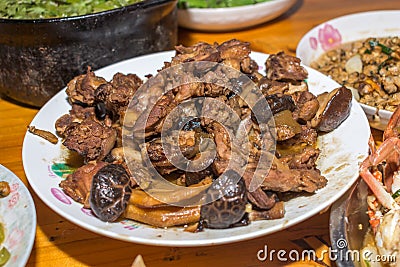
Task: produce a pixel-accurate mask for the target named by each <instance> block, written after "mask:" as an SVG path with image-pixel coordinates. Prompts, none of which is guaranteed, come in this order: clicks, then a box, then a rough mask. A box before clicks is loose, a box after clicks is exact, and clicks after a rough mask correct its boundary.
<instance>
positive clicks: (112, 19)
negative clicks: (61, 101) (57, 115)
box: [0, 0, 178, 107]
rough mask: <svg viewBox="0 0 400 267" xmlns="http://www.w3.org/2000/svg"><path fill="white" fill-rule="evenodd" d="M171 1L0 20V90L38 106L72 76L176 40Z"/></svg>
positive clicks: (162, 47)
mask: <svg viewBox="0 0 400 267" xmlns="http://www.w3.org/2000/svg"><path fill="white" fill-rule="evenodd" d="M176 3H177V1H176V0H144V1H142V2H139V3H136V4H132V5H129V6H125V7H121V8H117V9H112V10H108V11H103V12H99V13H94V14H88V15H82V16H75V17H66V18H51V19H30V20H22V19H0V93H1V94H3V95H5V96H8V97H9V98H12V99H14V100H17V101H18V102H21V103H25V104H28V105H33V106H37V107H39V106H42V105H43V104H44V103H46V102H47V101H48V100H49V99H50V98H51V97H52V96H53V95H55V94H56V93H57V92H58V91H60V90H61V89H62V88H63V87H64V86H66V83H67V82H68V81H70V80H71V79H72V78H73V77H75V76H76V75H79V74H81V73H83V72H85V71H86V69H87V67H88V66H90V67H91V68H92V69H93V70H96V69H99V68H101V67H103V66H106V65H110V64H112V63H115V62H118V61H121V60H124V59H128V58H131V57H134V56H138V55H143V54H147V53H152V52H157V51H163V50H170V49H172V48H173V47H174V46H175V45H176V43H177V30H178V25H177V12H176V9H177V8H176Z"/></svg>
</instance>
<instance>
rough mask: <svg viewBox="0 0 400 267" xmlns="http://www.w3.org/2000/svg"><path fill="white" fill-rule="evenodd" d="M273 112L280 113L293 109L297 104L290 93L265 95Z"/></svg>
mask: <svg viewBox="0 0 400 267" xmlns="http://www.w3.org/2000/svg"><path fill="white" fill-rule="evenodd" d="M265 99H266V100H267V103H268V105H269V108H270V109H271V112H272V114H276V113H279V112H281V111H283V110H289V111H293V110H294V109H295V108H296V106H295V104H294V102H293V99H292V97H291V96H290V95H280V94H273V95H268V96H266V97H265Z"/></svg>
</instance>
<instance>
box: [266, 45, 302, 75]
mask: <svg viewBox="0 0 400 267" xmlns="http://www.w3.org/2000/svg"><path fill="white" fill-rule="evenodd" d="M265 67H266V77H267V78H268V79H270V80H274V81H302V80H304V79H306V78H307V76H308V72H307V70H306V69H305V68H304V67H302V66H301V65H300V59H299V58H297V57H294V56H291V55H287V54H285V53H284V52H279V53H277V54H273V55H270V56H269V57H268V59H267V60H266V62H265Z"/></svg>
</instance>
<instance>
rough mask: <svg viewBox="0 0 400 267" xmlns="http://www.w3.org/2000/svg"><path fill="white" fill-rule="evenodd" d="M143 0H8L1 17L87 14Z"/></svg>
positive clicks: (1, 4)
mask: <svg viewBox="0 0 400 267" xmlns="http://www.w3.org/2000/svg"><path fill="white" fill-rule="evenodd" d="M140 1H143V0H118V1H116V0H113V1H105V0H88V1H76V0H63V1H48V0H36V1H32V0H18V1H17V0H7V1H1V2H0V18H4V19H43V18H63V17H71V16H80V15H86V14H91V13H96V12H101V11H106V10H110V9H114V8H119V7H123V6H127V5H131V4H134V3H137V2H140Z"/></svg>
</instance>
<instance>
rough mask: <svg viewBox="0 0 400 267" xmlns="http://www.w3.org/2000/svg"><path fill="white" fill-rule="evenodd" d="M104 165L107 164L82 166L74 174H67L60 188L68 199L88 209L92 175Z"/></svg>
mask: <svg viewBox="0 0 400 267" xmlns="http://www.w3.org/2000/svg"><path fill="white" fill-rule="evenodd" d="M106 165H107V163H105V162H102V161H100V162H96V163H93V162H92V163H88V164H86V165H83V166H82V167H79V168H78V169H77V170H76V171H75V172H73V173H71V174H69V175H68V176H67V179H65V180H63V181H61V183H60V187H61V188H62V189H63V191H64V192H65V193H66V194H67V195H68V196H69V197H70V198H72V199H73V200H75V201H76V202H79V203H82V204H84V205H85V207H86V208H89V202H88V201H89V194H90V186H91V184H92V178H93V175H95V174H96V173H97V171H98V170H100V169H101V168H103V167H104V166H106Z"/></svg>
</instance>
